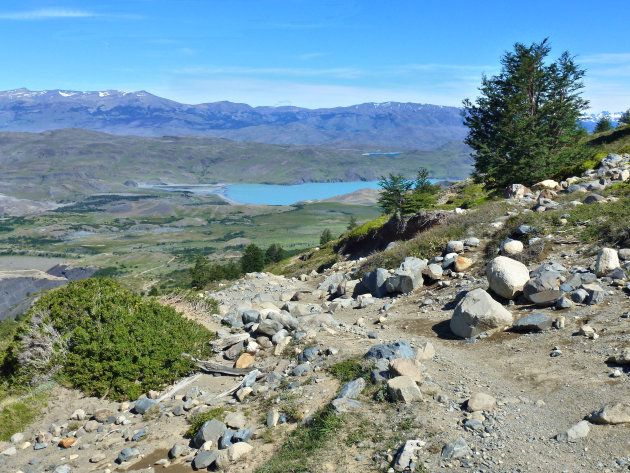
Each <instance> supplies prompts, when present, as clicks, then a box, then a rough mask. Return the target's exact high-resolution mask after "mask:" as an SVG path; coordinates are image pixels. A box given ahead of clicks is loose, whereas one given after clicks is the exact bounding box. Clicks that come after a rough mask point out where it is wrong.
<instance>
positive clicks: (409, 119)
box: [0, 89, 466, 150]
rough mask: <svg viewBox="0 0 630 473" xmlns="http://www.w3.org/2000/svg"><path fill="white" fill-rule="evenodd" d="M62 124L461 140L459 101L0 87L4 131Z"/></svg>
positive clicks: (258, 136)
mask: <svg viewBox="0 0 630 473" xmlns="http://www.w3.org/2000/svg"><path fill="white" fill-rule="evenodd" d="M59 128H85V129H88V130H96V131H102V132H106V133H113V134H122V135H142V136H163V135H196V136H214V137H221V138H229V139H232V140H237V141H255V142H262V143H274V144H296V145H322V144H337V145H340V144H345V145H347V146H348V145H350V144H352V143H355V144H356V143H360V144H366V145H373V146H393V147H402V148H419V149H425V150H438V149H439V148H441V147H443V146H445V145H449V144H451V143H459V142H461V141H462V140H463V138H464V136H465V134H466V130H465V128H464V127H463V125H462V120H461V117H460V111H459V109H458V108H456V107H443V106H439V105H427V104H416V103H398V102H387V103H365V104H360V105H353V106H350V107H335V108H322V109H314V110H311V109H306V108H300V107H251V106H249V105H246V104H241V103H231V102H216V103H204V104H199V105H186V104H181V103H178V102H175V101H173V100H168V99H165V98H162V97H157V96H155V95H152V94H150V93H148V92H145V91H140V92H121V91H115V90H109V91H104V92H77V91H64V90H44V91H30V90H27V89H17V90H9V91H5V92H0V131H27V132H40V131H44V130H51V129H59Z"/></svg>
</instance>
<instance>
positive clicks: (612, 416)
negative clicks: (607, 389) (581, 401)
mask: <svg viewBox="0 0 630 473" xmlns="http://www.w3.org/2000/svg"><path fill="white" fill-rule="evenodd" d="M589 420H590V421H591V422H593V423H594V424H611V425H615V424H628V423H630V402H628V401H624V402H619V403H617V404H611V405H608V406H605V407H603V408H602V409H600V410H599V411H595V412H593V413H592V414H591V415H590V417H589Z"/></svg>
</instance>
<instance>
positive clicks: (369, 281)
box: [361, 268, 389, 297]
mask: <svg viewBox="0 0 630 473" xmlns="http://www.w3.org/2000/svg"><path fill="white" fill-rule="evenodd" d="M388 278H389V271H387V270H386V269H383V268H377V269H375V270H374V271H370V272H369V273H367V274H365V275H364V276H363V279H362V280H361V283H362V284H363V285H364V286H365V287H366V288H367V290H368V291H369V292H370V293H371V294H372V295H373V296H374V297H385V296H386V295H387V287H386V282H387V279H388Z"/></svg>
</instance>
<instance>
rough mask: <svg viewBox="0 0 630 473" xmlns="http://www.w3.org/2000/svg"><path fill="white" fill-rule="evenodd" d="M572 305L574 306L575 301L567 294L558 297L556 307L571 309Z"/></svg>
mask: <svg viewBox="0 0 630 473" xmlns="http://www.w3.org/2000/svg"><path fill="white" fill-rule="evenodd" d="M571 307H573V302H571V299H569V298H568V297H566V296H563V297H561V298H560V299H558V302H556V309H560V310H562V309H570V308H571Z"/></svg>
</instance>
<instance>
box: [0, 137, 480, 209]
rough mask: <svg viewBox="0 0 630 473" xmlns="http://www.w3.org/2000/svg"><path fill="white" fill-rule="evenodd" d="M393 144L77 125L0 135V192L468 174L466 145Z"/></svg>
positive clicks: (46, 194) (29, 194) (27, 194)
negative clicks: (148, 133) (253, 139)
mask: <svg viewBox="0 0 630 473" xmlns="http://www.w3.org/2000/svg"><path fill="white" fill-rule="evenodd" d="M370 149H372V148H370ZM380 149H381V150H382V151H384V152H388V151H392V149H391V148H387V147H381V148H380ZM395 149H396V151H397V152H400V154H397V153H396V155H394V156H386V155H385V156H383V155H379V156H369V155H368V156H366V155H365V152H366V148H363V147H355V148H353V149H347V148H344V149H336V148H330V147H321V146H294V145H271V144H264V143H249V142H236V141H231V140H226V139H222V138H211V137H195V136H184V137H181V136H180V137H175V136H165V137H160V138H156V137H142V136H120V135H110V134H105V133H100V132H95V131H90V130H79V129H63V130H53V131H45V132H42V133H13V132H0V169H2V173H0V193H2V194H6V195H10V196H15V197H20V198H27V199H47V200H60V199H72V198H75V197H81V196H85V195H90V194H96V193H106V192H123V191H126V192H128V191H131V190H133V189H134V187H133V186H134V181H135V183H151V184H159V183H185V184H211V183H217V182H228V183H249V182H251V183H270V184H298V183H302V182H331V181H371V180H376V179H378V178H379V177H380V176H382V175H384V174H387V173H390V172H394V173H402V174H405V175H406V176H409V177H414V176H415V174H416V172H417V170H418V168H419V167H421V166H424V167H426V168H428V169H429V170H430V172H431V177H434V178H438V179H462V178H464V177H466V176H468V174H469V173H470V171H471V159H470V156H469V150H468V148H467V147H466V146H465V145H464V144H463V143H449V144H447V145H444V146H442V147H441V148H439V149H437V150H430V151H427V150H417V149H404V148H399V147H397V148H395Z"/></svg>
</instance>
